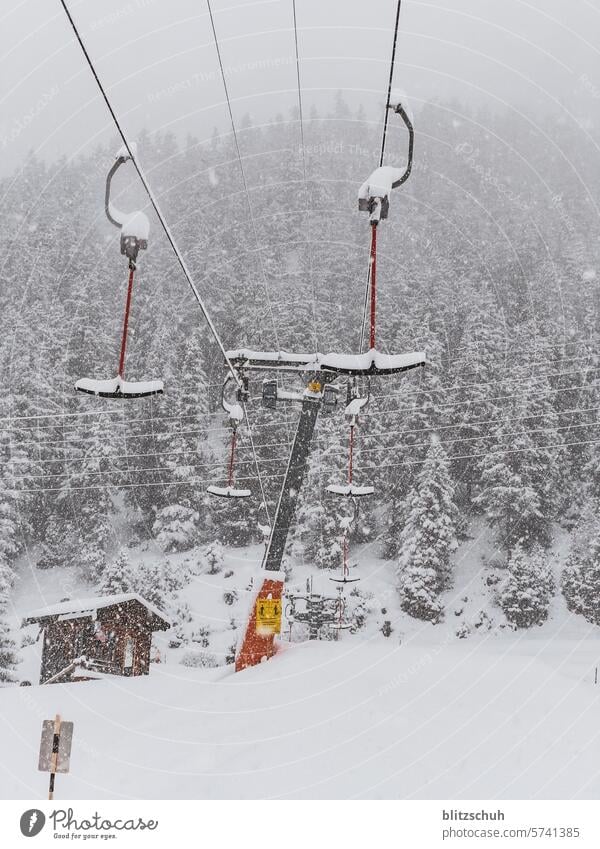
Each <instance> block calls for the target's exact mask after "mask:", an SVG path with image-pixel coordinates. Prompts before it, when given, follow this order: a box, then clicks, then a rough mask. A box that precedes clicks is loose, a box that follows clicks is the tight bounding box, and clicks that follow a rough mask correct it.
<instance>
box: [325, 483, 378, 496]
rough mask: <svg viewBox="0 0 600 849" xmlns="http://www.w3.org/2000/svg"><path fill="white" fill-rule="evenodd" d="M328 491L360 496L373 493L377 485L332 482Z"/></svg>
mask: <svg viewBox="0 0 600 849" xmlns="http://www.w3.org/2000/svg"><path fill="white" fill-rule="evenodd" d="M327 492H331V493H332V494H333V495H345V496H347V497H352V498H360V497H361V496H362V495H373V493H374V492H375V487H373V486H355V485H354V484H344V485H342V484H337V483H330V484H329V486H328V487H327Z"/></svg>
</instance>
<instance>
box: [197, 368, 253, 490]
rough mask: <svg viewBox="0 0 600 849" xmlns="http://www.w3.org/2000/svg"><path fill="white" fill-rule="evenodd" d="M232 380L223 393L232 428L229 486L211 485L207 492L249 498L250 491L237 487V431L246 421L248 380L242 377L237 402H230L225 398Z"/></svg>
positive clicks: (222, 404) (222, 402) (228, 379)
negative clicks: (243, 405) (244, 404)
mask: <svg viewBox="0 0 600 849" xmlns="http://www.w3.org/2000/svg"><path fill="white" fill-rule="evenodd" d="M231 380H232V377H231V375H228V376H227V379H226V380H225V383H224V384H223V389H222V391H221V406H222V407H223V409H224V410H225V412H226V413H227V415H228V416H229V426H230V427H231V444H230V448H229V461H228V463H227V486H215V485H213V484H211V485H210V486H209V487H207V488H206V491H207V492H208V493H209V495H216V496H218V497H219V498H249V497H250V496H251V495H252V493H251V491H250V490H249V489H237V488H236V486H235V449H236V444H237V431H238V427H239V425H240V422H242V421H243V420H244V410H243V407H242V404H243V403H244V402H245V401H246V400H247V399H248V378H247V377H246V376H245V375H242V376H240V385H239V386H238V387H237V389H236V397H235V401H228V400H227V399H226V397H225V394H226V391H227V387H228V385H229V383H230V382H231Z"/></svg>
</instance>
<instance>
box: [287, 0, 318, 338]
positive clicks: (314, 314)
mask: <svg viewBox="0 0 600 849" xmlns="http://www.w3.org/2000/svg"><path fill="white" fill-rule="evenodd" d="M292 14H293V18H294V47H295V51H296V83H297V88H298V117H299V119H300V144H301V145H302V173H303V176H304V198H305V205H306V236H307V242H308V248H309V250H308V270H309V278H310V288H311V292H312V303H311V309H312V320H313V335H314V341H315V352H316V351H318V350H319V337H318V335H317V308H316V300H317V299H316V295H315V281H314V274H313V259H312V250H311V241H310V224H309V222H310V200H309V195H308V175H307V170H306V145H305V141H304V108H303V104H302V84H301V80H300V49H299V47H298V18H297V14H296V0H292Z"/></svg>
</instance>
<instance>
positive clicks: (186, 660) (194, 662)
mask: <svg viewBox="0 0 600 849" xmlns="http://www.w3.org/2000/svg"><path fill="white" fill-rule="evenodd" d="M180 663H181V665H182V666H192V667H196V668H200V669H215V668H216V667H217V666H218V665H219V664H218V662H217V658H216V657H215V656H214V654H211V653H210V652H207V651H187V652H186V653H185V654H184V655H183V657H182V658H181V661H180Z"/></svg>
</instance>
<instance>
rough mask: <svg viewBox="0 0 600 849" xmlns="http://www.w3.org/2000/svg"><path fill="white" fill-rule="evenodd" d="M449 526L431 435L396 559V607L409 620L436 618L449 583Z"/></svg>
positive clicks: (450, 507)
mask: <svg viewBox="0 0 600 849" xmlns="http://www.w3.org/2000/svg"><path fill="white" fill-rule="evenodd" d="M455 524H456V507H455V505H454V502H453V498H452V481H451V479H450V476H449V472H448V458H447V456H446V454H445V452H444V449H443V447H442V445H441V444H440V442H439V440H438V439H437V437H434V438H433V439H432V440H431V443H430V446H429V450H428V452H427V456H426V457H425V462H424V463H423V466H422V469H421V472H420V473H419V476H418V478H417V485H416V489H415V491H414V493H413V495H412V497H411V498H410V501H409V512H408V517H407V522H406V525H405V527H404V529H403V531H402V537H401V550H400V557H399V560H398V589H399V592H400V598H401V605H402V609H403V610H405V611H406V612H407V613H410V614H411V616H415V617H416V618H419V619H429V620H431V621H433V622H436V621H438V619H439V618H440V617H441V615H442V605H441V602H440V598H439V596H440V593H441V592H442V590H444V589H445V588H446V587H448V586H449V585H450V582H451V563H450V556H451V553H452V551H453V550H454V548H455V547H456V538H455Z"/></svg>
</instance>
